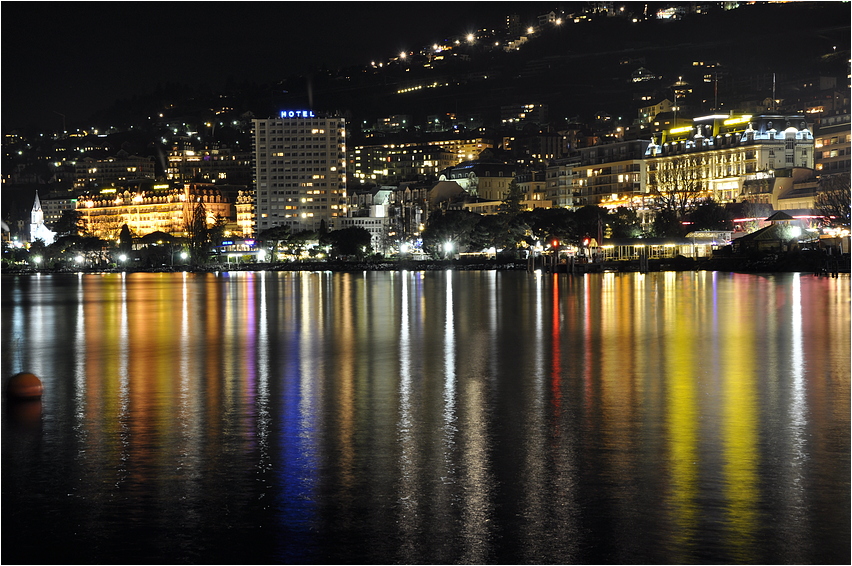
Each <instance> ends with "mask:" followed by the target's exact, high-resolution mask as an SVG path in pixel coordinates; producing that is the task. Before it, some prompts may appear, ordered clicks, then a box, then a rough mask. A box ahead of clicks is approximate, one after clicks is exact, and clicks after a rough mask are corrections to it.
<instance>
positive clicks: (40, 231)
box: [30, 191, 56, 244]
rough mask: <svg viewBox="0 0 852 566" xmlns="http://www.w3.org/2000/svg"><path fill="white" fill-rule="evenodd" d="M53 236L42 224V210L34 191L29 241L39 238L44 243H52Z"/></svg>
mask: <svg viewBox="0 0 852 566" xmlns="http://www.w3.org/2000/svg"><path fill="white" fill-rule="evenodd" d="M55 236H56V234H55V233H54V232H52V231H51V230H50V229H49V228H48V227H47V226H45V225H44V211H43V210H42V209H41V201H40V200H39V198H38V191H36V194H35V202H34V203H33V211H32V212H31V213H30V242H35V241H36V239H41V240H44V243H45V244H52V243H53V238H54V237H55Z"/></svg>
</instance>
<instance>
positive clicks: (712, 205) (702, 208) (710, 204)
mask: <svg viewBox="0 0 852 566" xmlns="http://www.w3.org/2000/svg"><path fill="white" fill-rule="evenodd" d="M690 218H691V219H692V229H693V230H731V229H733V227H734V223H733V222H732V219H731V215H730V213H728V211H727V209H725V207H724V206H722V205H721V204H719V203H718V202H716V201H715V200H713V199H707V200H705V201H702V202H701V203H700V204H699V205H698V206H697V207H695V210H693V211H692V214H690Z"/></svg>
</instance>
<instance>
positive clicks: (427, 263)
mask: <svg viewBox="0 0 852 566" xmlns="http://www.w3.org/2000/svg"><path fill="white" fill-rule="evenodd" d="M447 269H450V270H457V271H534V270H541V271H544V272H548V273H551V272H552V273H563V274H568V275H571V274H574V275H582V274H585V273H603V272H615V273H631V272H640V271H645V272H660V271H723V272H733V273H791V272H799V273H814V274H817V275H837V274H839V273H846V274H848V273H850V256H849V254H844V255H842V256H817V255H814V254H796V255H789V254H787V255H776V254H770V255H767V256H762V257H749V258H746V257H714V258H705V259H701V260H694V259H692V258H686V257H675V258H665V259H649V260H647V265H646V268H645V269H644V270H643V269H641V266H640V264H639V262H638V261H613V262H603V263H577V264H573V265H569V264H567V263H559V264H556V265H553V264H548V263H546V262H539V261H536V262H534V263H530V262H528V261H527V260H487V261H480V260H459V259H453V260H403V261H400V260H387V261H309V262H286V263H285V262H282V263H244V264H237V265H221V264H219V265H216V264H213V265H205V266H189V265H186V266H156V267H153V266H145V267H142V266H139V267H133V268H127V267H122V268H118V267H112V266H102V267H90V268H86V269H79V268H77V267H74V268H71V267H56V268H39V269H35V268H32V267H30V266H26V267H24V268H21V269H16V268H14V267H9V266H6V265H4V266H3V268H2V271H0V273H2V275H35V274H54V273H179V272H187V273H218V272H231V271H235V272H238V271H331V272H341V273H345V272H355V271H439V270H447Z"/></svg>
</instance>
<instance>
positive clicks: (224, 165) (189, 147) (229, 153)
mask: <svg viewBox="0 0 852 566" xmlns="http://www.w3.org/2000/svg"><path fill="white" fill-rule="evenodd" d="M166 178H167V179H168V180H170V181H177V182H181V183H188V182H192V181H196V182H203V183H228V184H232V185H247V186H248V185H250V184H251V182H252V154H251V152H249V151H239V150H232V149H230V148H212V149H211V148H204V149H198V148H196V147H195V146H194V145H193V144H192V143H190V142H189V141H187V140H180V139H179V140H176V141H175V142H174V143H173V144H172V147H171V149H170V150H169V155H168V164H167V166H166Z"/></svg>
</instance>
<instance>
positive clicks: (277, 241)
mask: <svg viewBox="0 0 852 566" xmlns="http://www.w3.org/2000/svg"><path fill="white" fill-rule="evenodd" d="M290 237H291V234H290V227H289V226H273V227H272V228H267V229H266V230H262V231H261V232H260V234H258V239H259V240H260V241H261V242H263V244H264V245H265V244H267V243H268V242H272V259H273V261H274V260H276V259H277V258H278V250H279V247H280V246H281V243H282V242H287V241H288V240H289V239H290Z"/></svg>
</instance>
